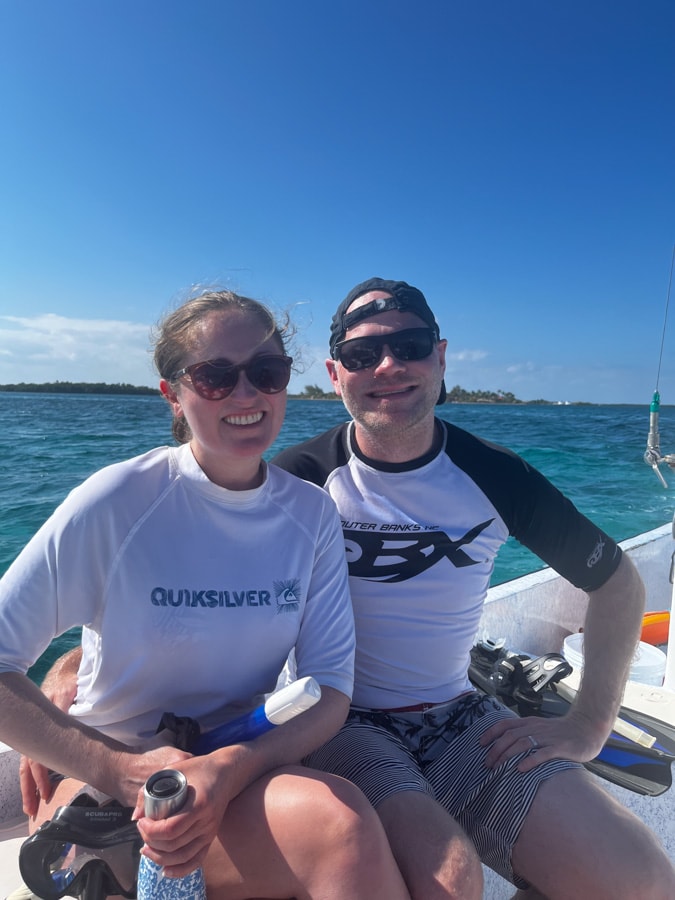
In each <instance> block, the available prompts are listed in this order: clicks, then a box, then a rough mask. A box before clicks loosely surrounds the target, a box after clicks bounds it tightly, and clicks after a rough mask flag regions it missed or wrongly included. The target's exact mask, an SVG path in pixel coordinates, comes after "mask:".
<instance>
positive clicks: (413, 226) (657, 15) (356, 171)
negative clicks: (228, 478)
mask: <svg viewBox="0 0 675 900" xmlns="http://www.w3.org/2000/svg"><path fill="white" fill-rule="evenodd" d="M674 34H675V4H674V3H673V2H672V0H615V2H612V3H609V2H607V0H602V2H601V0H565V2H563V3H561V2H549V0H445V2H442V0H434V2H431V0H416V2H401V0H387V2H384V0H345V2H342V0H335V2H333V3H328V2H320V0H319V2H317V0H311V2H310V0H286V2H284V3H281V2H278V0H274V2H272V0H249V2H246V3H244V2H241V0H237V2H226V0H220V2H215V0H193V2H187V0H182V2H177V0H61V2H58V3H55V2H53V0H0V109H1V110H2V115H1V116H0V172H1V175H0V383H8V382H19V381H35V382H39V381H54V380H57V379H59V380H68V381H109V382H117V381H128V382H131V383H135V384H154V383H155V376H154V375H153V373H152V370H151V368H150V365H149V363H148V349H147V348H148V332H149V329H150V327H151V326H152V324H153V323H154V322H155V321H156V320H157V319H158V317H159V316H160V315H161V314H162V313H163V312H165V311H166V310H167V309H168V308H170V307H171V305H173V304H175V303H176V302H177V301H178V300H179V299H180V297H181V296H183V295H184V294H185V292H187V291H188V290H189V289H190V287H191V285H193V284H195V283H199V284H209V285H212V284H219V285H221V286H226V287H231V288H234V289H235V290H239V291H241V292H244V293H247V294H249V295H251V296H254V297H257V298H259V299H262V300H265V301H267V302H268V303H269V304H271V305H272V306H273V307H275V308H276V309H277V310H288V311H290V312H291V315H292V316H293V318H294V320H295V321H296V324H297V325H298V326H299V334H298V339H297V345H298V346H297V347H296V348H295V349H296V355H298V356H301V357H302V360H303V362H304V366H305V370H304V371H303V372H300V373H298V374H297V375H295V376H294V379H293V381H292V383H291V387H292V388H295V389H302V388H303V387H304V385H306V384H310V383H312V384H313V383H317V384H320V385H321V386H322V387H324V389H326V390H328V389H329V382H328V379H327V377H326V376H325V374H324V369H323V359H324V356H325V348H326V346H327V336H328V326H329V322H330V317H331V315H332V313H333V311H334V309H335V307H336V305H337V303H338V302H339V300H340V299H341V298H342V297H343V296H344V295H345V294H346V293H347V291H348V290H349V289H350V288H351V287H352V286H353V285H354V284H355V283H357V282H359V281H362V280H363V279H365V278H368V277H370V276H372V275H380V276H382V277H385V278H397V279H404V280H407V281H410V282H411V283H413V284H415V285H416V286H418V287H420V288H421V289H422V290H423V291H424V292H425V294H426V296H427V298H428V300H429V302H430V304H431V305H432V307H433V308H434V310H435V312H436V315H437V318H438V320H439V322H440V325H441V330H442V332H443V334H444V336H445V337H447V339H448V342H449V346H448V369H449V370H448V374H447V379H446V380H447V382H448V385H449V386H452V385H454V384H460V385H462V386H463V387H465V388H467V389H469V390H474V389H485V390H507V391H512V392H513V393H514V394H515V395H516V396H517V397H520V398H521V399H524V400H529V399H535V398H538V397H543V398H546V399H549V400H570V401H575V400H588V401H594V402H610V403H613V402H629V403H645V404H648V403H649V400H650V399H651V394H652V391H653V390H654V387H655V386H656V381H657V371H658V360H659V351H660V347H661V337H662V329H663V324H664V315H665V307H666V298H667V295H668V282H669V275H670V267H671V257H672V253H673V245H674V243H675V223H674V216H673V214H674V210H675V204H674V202H673V201H674V196H675V165H674V161H675V117H674V116H673V110H674V109H675V54H674V53H673V36H674ZM658 386H659V388H660V390H661V396H662V401H663V402H664V403H669V402H670V403H675V309H673V310H671V317H670V319H669V328H668V329H667V331H666V337H665V344H664V356H663V363H662V366H661V372H660V378H659V385H658Z"/></svg>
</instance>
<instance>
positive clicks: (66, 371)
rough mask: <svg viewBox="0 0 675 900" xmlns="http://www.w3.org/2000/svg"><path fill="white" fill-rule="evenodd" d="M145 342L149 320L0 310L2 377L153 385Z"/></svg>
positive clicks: (7, 381) (7, 379) (6, 381)
mask: <svg viewBox="0 0 675 900" xmlns="http://www.w3.org/2000/svg"><path fill="white" fill-rule="evenodd" d="M149 343H150V326H149V325H147V324H142V323H139V322H125V321H117V320H113V319H70V318H67V317H66V316H59V315H55V314H53V313H46V314H44V315H39V316H31V317H23V316H0V383H2V384H16V383H20V382H33V383H38V384H39V383H41V382H48V381H89V382H96V381H104V382H108V383H112V384H114V383H117V382H126V383H129V384H137V385H154V384H155V383H156V380H157V376H156V375H155V374H154V373H153V369H152V361H151V354H150V347H149Z"/></svg>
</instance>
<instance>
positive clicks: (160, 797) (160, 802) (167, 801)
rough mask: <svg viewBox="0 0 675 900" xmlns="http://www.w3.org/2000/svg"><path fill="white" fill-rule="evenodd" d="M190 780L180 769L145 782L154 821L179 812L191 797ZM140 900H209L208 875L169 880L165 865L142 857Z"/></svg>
mask: <svg viewBox="0 0 675 900" xmlns="http://www.w3.org/2000/svg"><path fill="white" fill-rule="evenodd" d="M187 788H188V785H187V779H186V778H185V775H183V773H182V772H178V771H177V770H176V769H163V770H162V771H161V772H155V774H154V775H151V776H150V778H148V780H147V781H146V783H145V787H144V789H143V793H144V795H145V814H146V816H149V817H150V818H151V819H168V818H169V816H171V815H173V814H174V813H176V812H178V810H179V809H180V808H181V807H182V806H183V804H184V803H185V800H186V797H187ZM136 896H137V898H138V900H159V898H161V900H206V886H205V884H204V873H203V872H202V870H201V869H195V871H194V872H190V874H189V875H183V876H182V877H181V878H167V877H166V876H165V875H164V870H163V868H162V866H158V865H157V863H155V862H153V861H152V860H151V859H148V858H147V856H141V859H140V863H139V866H138V886H137V890H136Z"/></svg>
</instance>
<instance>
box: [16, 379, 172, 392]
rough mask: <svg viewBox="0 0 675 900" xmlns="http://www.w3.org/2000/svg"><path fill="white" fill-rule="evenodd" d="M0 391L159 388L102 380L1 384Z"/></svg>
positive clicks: (148, 389)
mask: <svg viewBox="0 0 675 900" xmlns="http://www.w3.org/2000/svg"><path fill="white" fill-rule="evenodd" d="M0 391H6V392H8V393H16V394H157V395H159V390H158V389H157V388H156V387H155V388H150V387H138V386H137V385H135V384H104V383H103V382H101V381H98V382H95V383H88V382H85V381H52V382H49V383H47V384H26V383H24V382H23V381H22V382H20V383H19V384H0Z"/></svg>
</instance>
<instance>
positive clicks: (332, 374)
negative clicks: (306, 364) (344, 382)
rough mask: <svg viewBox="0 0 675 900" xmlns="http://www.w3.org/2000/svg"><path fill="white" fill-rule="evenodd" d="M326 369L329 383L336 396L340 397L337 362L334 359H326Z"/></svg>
mask: <svg viewBox="0 0 675 900" xmlns="http://www.w3.org/2000/svg"><path fill="white" fill-rule="evenodd" d="M326 371H327V372H328V377H329V378H330V381H331V384H332V385H333V390H334V391H335V393H336V394H337V395H338V397H340V396H341V391H340V382H339V380H338V374H337V363H336V361H335V360H334V359H327V360H326Z"/></svg>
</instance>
